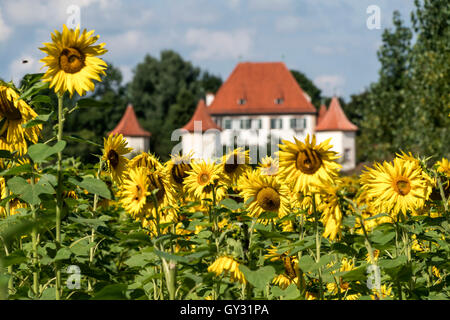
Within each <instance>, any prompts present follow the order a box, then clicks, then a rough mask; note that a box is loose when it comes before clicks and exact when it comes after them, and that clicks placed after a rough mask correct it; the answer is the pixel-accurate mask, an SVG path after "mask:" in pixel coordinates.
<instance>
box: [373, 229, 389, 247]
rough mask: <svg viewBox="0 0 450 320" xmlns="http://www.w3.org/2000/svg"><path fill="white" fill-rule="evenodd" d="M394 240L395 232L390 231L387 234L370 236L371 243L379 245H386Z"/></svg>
mask: <svg viewBox="0 0 450 320" xmlns="http://www.w3.org/2000/svg"><path fill="white" fill-rule="evenodd" d="M394 238H395V232H394V231H391V232H387V233H374V234H373V235H371V237H370V240H372V241H373V242H376V243H378V244H380V245H385V244H386V243H388V242H389V241H391V240H392V239H394Z"/></svg>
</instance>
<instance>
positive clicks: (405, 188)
mask: <svg viewBox="0 0 450 320" xmlns="http://www.w3.org/2000/svg"><path fill="white" fill-rule="evenodd" d="M394 189H395V191H397V193H399V194H400V195H402V196H406V195H407V194H408V193H409V192H410V191H411V184H410V183H409V180H408V179H406V178H398V179H397V181H396V182H395V185H394Z"/></svg>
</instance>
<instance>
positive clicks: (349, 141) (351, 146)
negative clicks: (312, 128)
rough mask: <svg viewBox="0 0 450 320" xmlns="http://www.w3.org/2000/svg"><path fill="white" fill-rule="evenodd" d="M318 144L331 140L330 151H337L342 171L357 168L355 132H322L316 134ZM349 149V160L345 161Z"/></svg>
mask: <svg viewBox="0 0 450 320" xmlns="http://www.w3.org/2000/svg"><path fill="white" fill-rule="evenodd" d="M316 138H317V143H321V142H323V141H325V140H327V139H329V138H331V141H330V144H332V145H333V147H332V148H331V149H330V150H333V151H336V152H337V153H338V155H339V156H340V158H339V159H338V162H339V163H340V164H341V165H342V170H343V171H346V170H351V169H353V168H355V166H356V147H355V132H353V131H350V132H347V131H320V132H317V133H316ZM346 149H348V151H349V152H348V153H347V154H348V159H347V161H344V160H345V159H344V152H345V150H346Z"/></svg>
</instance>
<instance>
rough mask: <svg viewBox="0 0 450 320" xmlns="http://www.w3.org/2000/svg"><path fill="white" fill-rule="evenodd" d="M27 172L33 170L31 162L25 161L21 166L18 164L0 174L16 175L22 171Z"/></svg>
mask: <svg viewBox="0 0 450 320" xmlns="http://www.w3.org/2000/svg"><path fill="white" fill-rule="evenodd" d="M27 172H31V164H29V163H25V164H22V165H20V166H16V167H14V168H12V169H9V170H7V171H3V172H2V173H0V176H15V175H18V174H20V173H27Z"/></svg>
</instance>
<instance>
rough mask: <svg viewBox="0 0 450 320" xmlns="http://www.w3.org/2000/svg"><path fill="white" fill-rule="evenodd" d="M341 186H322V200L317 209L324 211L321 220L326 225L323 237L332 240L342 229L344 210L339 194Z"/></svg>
mask: <svg viewBox="0 0 450 320" xmlns="http://www.w3.org/2000/svg"><path fill="white" fill-rule="evenodd" d="M338 191H339V186H337V185H328V186H322V187H321V201H320V203H319V204H318V206H317V210H318V211H321V212H322V216H321V218H320V221H321V222H322V223H323V225H324V226H325V230H324V232H323V237H324V238H328V239H330V240H334V239H336V237H338V235H339V234H340V231H341V225H342V218H343V212H342V210H341V206H340V198H339V196H338Z"/></svg>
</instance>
